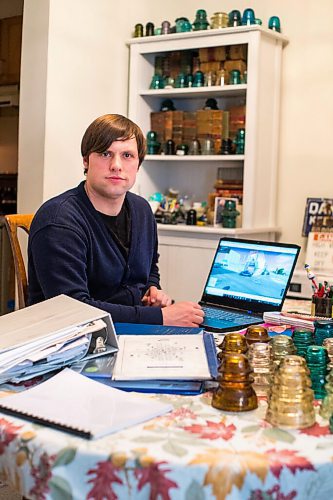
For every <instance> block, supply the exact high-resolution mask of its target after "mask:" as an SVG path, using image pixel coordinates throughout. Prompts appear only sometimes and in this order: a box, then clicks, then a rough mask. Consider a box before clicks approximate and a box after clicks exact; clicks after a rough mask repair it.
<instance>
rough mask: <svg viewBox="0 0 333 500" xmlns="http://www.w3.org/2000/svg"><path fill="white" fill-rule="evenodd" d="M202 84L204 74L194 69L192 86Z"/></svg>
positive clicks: (201, 85) (200, 85)
mask: <svg viewBox="0 0 333 500" xmlns="http://www.w3.org/2000/svg"><path fill="white" fill-rule="evenodd" d="M203 86H204V74H203V72H202V71H196V72H195V73H194V77H193V83H192V87H203Z"/></svg>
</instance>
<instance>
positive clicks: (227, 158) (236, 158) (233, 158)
mask: <svg viewBox="0 0 333 500" xmlns="http://www.w3.org/2000/svg"><path fill="white" fill-rule="evenodd" d="M244 158H245V157H244V155H185V156H178V155H146V157H145V160H144V161H145V162H146V161H172V162H174V161H177V162H187V163H188V162H192V161H195V162H207V161H212V162H216V161H217V162H220V161H222V162H225V163H228V162H233V163H238V162H243V161H244Z"/></svg>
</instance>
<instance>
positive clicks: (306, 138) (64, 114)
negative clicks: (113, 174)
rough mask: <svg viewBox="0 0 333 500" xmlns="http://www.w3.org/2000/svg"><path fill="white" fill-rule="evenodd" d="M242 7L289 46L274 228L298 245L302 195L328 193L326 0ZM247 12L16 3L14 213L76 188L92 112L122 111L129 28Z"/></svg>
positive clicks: (279, 0)
mask: <svg viewBox="0 0 333 500" xmlns="http://www.w3.org/2000/svg"><path fill="white" fill-rule="evenodd" d="M250 6H251V7H252V8H254V9H255V11H256V16H257V17H259V18H261V19H262V20H263V24H264V25H265V26H267V22H268V18H269V17H270V16H271V15H278V16H279V17H280V19H281V24H282V31H283V33H284V34H285V35H286V36H287V37H288V38H289V40H290V43H289V45H288V46H287V47H286V48H285V50H284V54H283V80H282V105H281V136H280V148H279V151H280V155H279V180H278V225H279V226H280V227H281V228H282V233H281V236H280V239H281V240H283V241H290V242H296V243H304V242H303V239H302V237H301V227H302V220H303V212H304V205H305V200H306V197H307V196H319V197H320V196H330V197H332V195H333V192H332V191H333V188H332V180H333V175H332V174H331V168H332V165H333V161H332V160H333V152H332V148H331V143H332V140H331V129H332V123H333V99H332V95H331V89H332V88H333V57H332V53H333V30H332V28H331V20H332V18H333V2H332V1H331V0H320V2H314V1H312V0H293V1H292V2H290V0H266V1H265V2H263V1H262V0H252V2H251V5H250ZM247 7H249V2H248V0H225V1H224V2H223V3H222V4H221V2H220V1H219V0H211V1H210V2H202V1H197V0H182V1H181V2H179V0H169V1H168V2H161V1H156V0H140V1H137V0H127V1H126V3H125V2H124V3H121V2H115V1H110V0H95V1H94V0H25V2H24V32H23V52H22V81H21V97H22V100H21V112H20V114H21V119H20V149H19V210H20V211H23V212H24V211H27V212H28V211H29V212H30V211H34V210H36V209H37V207H38V206H39V205H40V204H41V203H42V202H43V201H44V200H45V199H47V198H49V197H51V196H53V195H55V194H57V193H59V192H61V191H63V190H65V189H67V188H70V187H72V186H73V185H75V184H76V183H78V182H79V180H80V179H81V178H82V170H81V158H80V140H81V137H82V134H83V132H84V130H85V128H86V126H87V125H88V124H89V123H90V122H91V121H92V120H93V119H94V118H95V117H97V116H99V115H100V114H104V113H108V112H116V113H122V114H126V112H127V77H128V49H127V47H126V40H127V39H129V38H130V37H131V34H132V31H133V27H134V25H135V24H136V23H137V22H141V23H143V24H145V23H146V22H148V21H152V22H154V23H155V25H160V24H161V22H162V21H163V20H165V19H168V20H169V21H171V22H173V21H174V19H175V18H176V17H179V16H187V17H188V18H189V19H190V20H191V21H193V20H194V17H195V11H196V10H197V9H198V8H206V9H207V12H208V15H209V16H211V15H212V14H213V13H214V12H216V11H219V10H221V8H223V9H224V10H225V11H226V12H229V11H230V10H232V9H235V8H238V9H239V10H241V11H242V10H243V9H244V8H247ZM48 14H49V17H48ZM36 17H37V19H36ZM43 127H44V130H43Z"/></svg>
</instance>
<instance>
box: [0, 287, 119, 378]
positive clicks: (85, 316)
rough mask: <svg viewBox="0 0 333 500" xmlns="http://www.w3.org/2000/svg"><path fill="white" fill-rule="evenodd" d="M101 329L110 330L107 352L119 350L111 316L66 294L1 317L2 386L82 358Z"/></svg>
mask: <svg viewBox="0 0 333 500" xmlns="http://www.w3.org/2000/svg"><path fill="white" fill-rule="evenodd" d="M102 318H103V319H102ZM102 330H104V332H105V330H106V331H107V352H115V351H117V349H118V344H117V339H116V336H115V333H114V329H113V325H112V321H111V318H110V317H109V315H108V313H105V312H104V311H101V310H100V309H97V308H95V307H92V306H89V305H87V304H83V303H81V302H79V301H77V300H75V299H72V298H70V297H66V296H65V295H60V296H58V297H55V298H53V299H50V300H47V301H44V302H41V303H39V304H36V305H33V306H30V307H27V308H25V309H21V310H19V311H15V312H13V313H10V314H7V315H5V316H2V317H0V384H1V383H4V382H8V381H11V382H20V381H22V380H26V379H29V378H32V377H34V376H37V375H42V374H44V373H47V372H50V371H54V370H56V369H59V368H62V367H63V366H65V365H68V364H70V363H73V362H74V361H76V360H78V359H81V358H83V357H84V356H86V354H87V352H88V349H89V346H90V341H91V336H92V334H93V333H94V332H99V331H102Z"/></svg>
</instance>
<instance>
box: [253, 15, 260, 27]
mask: <svg viewBox="0 0 333 500" xmlns="http://www.w3.org/2000/svg"><path fill="white" fill-rule="evenodd" d="M254 24H258V25H259V26H261V25H262V20H261V19H259V17H256V18H255V20H254Z"/></svg>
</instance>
